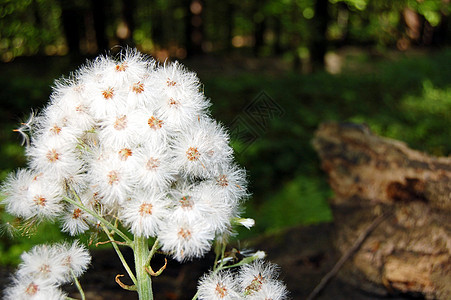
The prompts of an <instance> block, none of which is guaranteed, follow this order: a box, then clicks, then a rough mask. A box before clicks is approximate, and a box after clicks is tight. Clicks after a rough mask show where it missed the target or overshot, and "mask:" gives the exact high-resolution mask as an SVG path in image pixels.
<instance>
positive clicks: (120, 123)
mask: <svg viewBox="0 0 451 300" xmlns="http://www.w3.org/2000/svg"><path fill="white" fill-rule="evenodd" d="M113 127H114V129H116V130H122V129H125V127H127V116H126V115H123V116H121V117H118V118H117V119H116V122H114V125H113Z"/></svg>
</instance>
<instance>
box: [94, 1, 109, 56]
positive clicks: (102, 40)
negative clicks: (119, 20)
mask: <svg viewBox="0 0 451 300" xmlns="http://www.w3.org/2000/svg"><path fill="white" fill-rule="evenodd" d="M105 9H106V5H105V0H91V11H92V16H93V21H94V31H95V33H96V43H97V50H98V52H103V51H105V50H108V48H109V45H108V38H107V36H106V14H105Z"/></svg>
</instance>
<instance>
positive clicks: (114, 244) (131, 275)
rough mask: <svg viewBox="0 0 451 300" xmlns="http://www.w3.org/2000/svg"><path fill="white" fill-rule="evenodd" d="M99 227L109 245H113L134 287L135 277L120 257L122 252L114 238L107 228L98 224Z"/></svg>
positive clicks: (122, 257)
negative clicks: (106, 237) (109, 242)
mask: <svg viewBox="0 0 451 300" xmlns="http://www.w3.org/2000/svg"><path fill="white" fill-rule="evenodd" d="M100 226H102V229H103V231H105V233H106V235H107V236H108V239H109V240H110V241H111V245H113V248H114V250H115V251H116V254H117V256H119V259H120V260H121V263H122V265H123V266H124V268H125V270H126V271H127V274H128V276H130V278H131V280H132V281H133V283H134V284H135V285H136V284H137V281H136V277H135V275H133V272H132V270H131V269H130V267H129V266H128V264H127V261H126V260H125V258H124V256H123V255H122V252H121V250H120V249H119V246H118V245H117V244H116V243H115V241H114V238H113V236H112V235H111V233H110V231H109V230H108V228H107V227H106V226H105V225H103V224H100Z"/></svg>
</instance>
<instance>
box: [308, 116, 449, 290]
mask: <svg viewBox="0 0 451 300" xmlns="http://www.w3.org/2000/svg"><path fill="white" fill-rule="evenodd" d="M313 145H314V147H315V149H316V150H317V152H318V154H319V156H320V158H321V160H322V168H323V169H324V171H325V172H326V173H327V174H328V176H329V182H330V185H331V187H332V188H333V190H334V192H335V196H334V198H333V199H331V204H332V207H333V212H334V220H335V221H334V222H335V228H336V233H335V235H334V245H335V247H336V248H337V249H338V250H339V251H340V252H341V253H344V252H345V251H346V250H347V249H348V248H349V247H350V245H351V244H352V242H353V241H354V240H355V239H356V238H357V237H358V236H359V234H360V232H361V231H362V230H364V228H365V227H366V226H368V224H370V223H371V222H372V220H374V219H375V218H376V217H377V216H379V215H380V214H381V213H383V212H390V213H391V217H389V218H387V220H385V221H384V222H382V223H381V224H380V225H379V226H378V228H376V230H375V231H374V232H373V233H372V234H371V235H370V236H369V237H368V238H367V239H366V241H365V242H364V243H363V245H362V246H361V248H360V249H359V251H357V253H356V254H355V255H354V256H353V259H352V260H350V261H349V262H348V263H347V264H346V265H345V268H344V270H342V272H340V274H341V276H342V279H343V278H344V279H346V280H348V282H353V283H354V284H356V285H358V286H360V287H361V288H363V289H366V290H367V291H369V292H371V293H376V294H387V293H409V294H422V295H424V297H426V298H430V299H451V158H450V157H440V158H436V157H432V156H429V155H427V154H424V153H421V152H418V151H415V150H412V149H409V148H408V147H407V146H406V145H405V144H404V143H402V142H399V141H395V140H391V139H387V138H382V137H378V136H376V135H374V134H372V133H371V132H370V130H369V129H368V127H366V126H364V125H356V124H337V123H326V124H323V125H321V126H320V128H319V129H318V130H317V132H316V134H315V138H314V141H313Z"/></svg>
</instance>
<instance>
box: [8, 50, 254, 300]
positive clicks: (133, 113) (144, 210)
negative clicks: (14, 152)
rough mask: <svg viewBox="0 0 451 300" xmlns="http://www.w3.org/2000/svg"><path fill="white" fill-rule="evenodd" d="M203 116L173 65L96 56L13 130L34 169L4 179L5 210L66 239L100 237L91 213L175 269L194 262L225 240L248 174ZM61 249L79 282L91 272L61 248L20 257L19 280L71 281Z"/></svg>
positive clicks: (197, 93)
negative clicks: (50, 223)
mask: <svg viewBox="0 0 451 300" xmlns="http://www.w3.org/2000/svg"><path fill="white" fill-rule="evenodd" d="M209 106H210V101H209V100H208V99H207V98H206V97H205V95H204V93H203V91H202V86H201V83H200V80H199V78H198V77H197V75H196V74H195V73H193V72H190V71H187V70H186V69H185V68H184V67H183V66H182V65H181V64H179V63H177V62H175V63H165V64H163V65H159V64H157V63H156V62H155V60H153V59H151V58H148V57H146V56H144V55H142V54H140V53H139V52H138V51H136V50H126V51H125V52H124V53H123V54H121V55H120V56H117V57H114V58H113V57H107V56H101V57H99V58H97V59H95V60H94V61H92V62H89V63H87V64H86V65H85V66H83V67H82V68H80V69H79V70H78V71H77V72H75V73H74V74H73V75H71V77H70V78H68V79H62V80H59V81H57V82H56V83H55V86H54V91H53V93H52V95H51V98H50V103H49V104H48V105H47V107H45V108H44V109H43V110H42V112H41V113H40V114H39V115H38V117H37V118H31V119H30V121H27V123H25V124H23V125H22V126H21V129H20V130H18V131H19V132H21V133H22V134H26V133H28V132H29V133H30V135H31V136H30V137H28V136H27V135H25V137H26V140H27V141H28V142H30V141H31V143H30V146H29V147H28V148H27V151H26V155H27V157H28V161H29V166H28V169H26V170H25V169H24V170H19V171H17V172H16V173H15V174H13V175H10V176H9V177H8V179H7V180H6V181H5V183H4V184H3V185H2V191H3V192H4V193H5V195H6V197H5V198H4V200H2V202H3V203H4V204H6V209H7V211H8V212H10V213H12V214H14V215H16V216H19V217H21V218H24V219H31V218H36V219H38V220H40V219H43V218H47V219H58V220H59V221H60V222H61V227H62V230H63V231H65V232H68V233H69V234H71V235H77V234H80V233H82V232H85V231H87V230H89V229H92V228H95V227H96V220H95V219H94V218H93V217H92V216H91V215H90V214H89V212H88V211H87V209H89V210H92V211H94V212H95V213H96V214H99V215H100V216H102V217H103V218H105V220H106V221H108V222H120V223H121V224H122V225H124V226H125V228H127V229H128V230H130V231H131V233H133V234H134V235H136V236H142V237H146V238H148V237H155V238H158V240H159V241H160V243H161V247H162V248H161V249H162V250H163V251H165V252H168V253H170V255H172V256H173V257H174V258H175V259H177V260H178V261H185V260H189V259H192V258H197V257H201V256H203V255H204V254H205V253H207V252H208V251H209V250H210V249H211V245H212V242H213V240H214V239H215V238H216V239H221V238H223V239H226V238H227V237H228V236H230V235H231V234H232V232H233V231H232V225H236V222H233V221H234V219H236V218H238V217H239V205H240V204H241V203H242V200H243V199H244V198H246V196H247V195H248V193H247V184H246V173H245V171H244V170H243V169H241V168H240V167H238V166H237V165H235V163H234V162H233V150H232V148H231V147H230V145H229V135H228V133H227V131H226V130H225V129H224V128H223V126H222V125H221V124H220V123H218V122H217V121H215V120H213V119H212V118H211V116H210V113H209V111H208V108H209ZM32 123H33V124H32ZM67 198H71V199H72V200H74V201H81V204H83V205H84V206H85V211H84V210H83V209H81V208H79V207H75V206H73V205H72V204H69V203H65V202H64V200H67V202H70V201H69V199H67ZM240 224H241V225H244V226H246V227H250V226H252V225H253V223H252V221H251V220H250V219H241V221H240ZM91 225H93V226H91ZM97 225H98V224H97ZM58 249H59V251H62V250H61V249H65V252H66V253H67V252H73V253H74V254H73V255H72V256H73V257H74V260H73V261H74V262H75V261H76V260H80V261H82V262H83V263H82V265H83V267H82V266H74V265H71V267H70V268H71V269H72V271H73V272H74V273H75V274H76V275H77V276H78V274H81V273H82V272H83V271H84V270H85V269H86V267H85V266H86V264H85V263H86V262H88V263H89V260H88V259H87V256H86V255H84V254H83V253H84V250H83V249H81V250H80V247H79V245H78V244H77V245H75V244H74V245H72V246H68V245H66V244H64V245H62V246H59V247H57V248H54V247H50V248H48V249H47V248H45V247H41V248H36V249H35V250H32V251H31V252H30V253H28V254H24V257H23V258H24V264H23V266H22V267H21V269H20V270H19V273H18V274H20V275H19V276H20V277H21V278H22V277H23V278H25V277H27V278H32V279H33V278H38V277H39V278H40V279H39V280H44V279H45V280H46V281H48V282H53V283H55V282H61V281H64V280H68V277H66V276H67V272H66V271H67V266H66V271H64V272H63V271H62V270H63V269H64V268H63V267H62V266H61V258H60V257H61V256H62V255H56V254H54V253H52V251H57V250H58ZM77 249H78V250H77ZM77 251H78V252H77ZM34 252H40V253H41V254H42V257H41V258H40V259H33V258H32V257H34V256H33V253H34ZM63 252H64V251H63ZM50 257H56V258H55V259H54V260H53V261H48V260H49V258H50ZM58 261H59V262H58ZM47 265H48V268H47ZM43 266H44V267H43ZM41 269H42V270H44V271H45V272H44V271H42V270H41ZM47 269H48V270H50V271H48V272H47V271H46V270H47ZM39 270H41V271H39ZM77 270H78V271H77ZM46 272H47V273H48V274H47V273H46ZM65 272H66V273H65ZM37 274H40V276H38V275H37ZM45 274H47V277H46V276H44V275H45ZM62 274H63V275H62ZM221 276H223V277H224V278H222V277H221ZM220 277H221V278H220ZM229 277H230V276H229V275H227V274H226V273H224V275H218V277H217V278H214V280H216V281H218V280H220V279H221V280H222V281H224V282H225V283H226V282H228V280H229V279H228V278H229ZM43 278H44V279H43ZM205 280H207V279H205ZM212 280H213V279H212ZM248 281H249V280H248ZM205 282H207V281H205ZM227 284H229V283H227ZM11 295H12V294H11ZM230 295H231V296H230V297H229V298H227V299H232V298H234V297H235V296H233V295H234V294H233V293H230ZM219 296H220V295H219ZM49 298H51V297H49Z"/></svg>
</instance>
